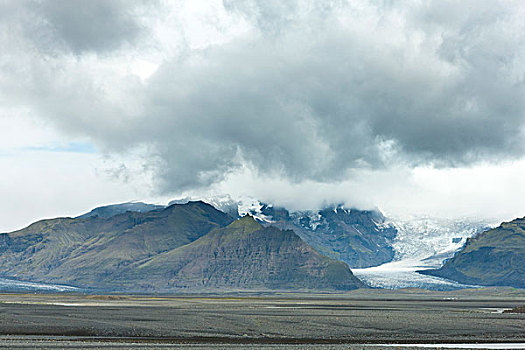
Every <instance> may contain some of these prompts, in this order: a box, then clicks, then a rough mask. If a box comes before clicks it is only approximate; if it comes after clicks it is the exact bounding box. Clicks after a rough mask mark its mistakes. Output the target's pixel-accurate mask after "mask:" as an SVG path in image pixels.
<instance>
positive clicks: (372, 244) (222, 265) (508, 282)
mask: <svg viewBox="0 0 525 350" xmlns="http://www.w3.org/2000/svg"><path fill="white" fill-rule="evenodd" d="M219 209H221V210H219ZM414 222H415V221H411V224H408V223H404V224H400V223H393V222H392V221H390V220H389V219H387V218H385V217H384V216H383V214H381V213H380V212H379V211H376V210H371V211H361V210H356V209H346V208H343V207H342V206H334V207H331V208H325V209H322V210H319V211H310V212H289V211H288V210H286V209H285V208H277V207H273V206H271V205H266V204H260V203H259V204H258V205H256V206H252V207H250V208H248V209H246V208H244V209H242V208H240V207H237V206H236V207H234V208H232V207H231V206H229V207H228V206H221V205H216V207H214V206H212V205H210V204H207V203H204V202H202V201H193V202H192V201H190V202H186V203H174V204H172V205H169V206H167V207H164V206H155V205H149V204H144V203H125V204H119V205H112V206H105V207H100V208H96V209H94V210H93V211H91V212H89V213H86V214H84V215H81V216H79V217H77V218H56V219H49V220H42V221H38V222H36V223H34V224H32V225H30V226H28V227H26V228H24V229H22V230H18V231H15V232H11V233H4V234H0V271H1V272H0V273H1V277H3V278H5V279H8V280H16V281H24V283H33V284H34V283H41V284H44V285H47V284H53V285H66V286H72V287H75V288H80V289H81V290H85V291H109V292H126V293H187V292H189V293H193V292H199V293H200V292H221V291H346V290H353V289H357V288H367V287H370V286H372V287H386V288H395V287H396V284H395V283H397V282H395V278H394V277H393V276H394V275H392V277H387V279H388V278H390V279H391V280H392V281H394V282H391V283H390V284H389V283H388V282H387V283H386V284H385V281H383V282H382V284H381V283H378V282H377V281H378V280H377V278H376V277H377V275H374V273H373V271H377V269H381V267H382V266H392V264H394V265H395V264H399V263H401V264H402V263H403V262H406V261H412V260H414V259H415V260H414V261H416V263H415V264H413V266H412V269H411V270H410V273H409V274H408V275H407V274H406V271H404V273H405V274H404V275H403V276H404V277H403V278H404V282H403V283H405V284H403V283H400V284H399V285H398V287H407V286H408V287H423V288H431V289H443V288H444V287H443V286H445V287H447V288H449V287H450V289H454V288H461V287H465V286H482V285H487V286H511V287H517V288H525V270H524V268H523V266H525V264H524V263H523V262H524V261H525V235H524V232H525V230H524V228H525V224H524V221H523V219H519V220H515V221H513V222H510V223H504V224H502V225H501V226H499V227H497V228H494V229H490V230H487V229H488V227H487V225H485V224H482V223H470V222H469V223H463V225H462V226H461V225H459V226H458V224H457V223H455V224H454V225H453V226H450V225H448V226H447V225H444V224H443V223H441V224H437V225H435V227H438V229H436V231H435V232H433V231H432V230H430V229H429V228H428V227H426V229H425V230H424V231H423V230H421V231H417V230H418V229H420V227H421V225H419V226H417V225H416V226H417V227H418V228H414V227H413V226H414ZM428 223H429V222H428V221H425V225H427V226H428V225H429V224H428ZM410 225H412V226H410ZM410 227H411V230H412V231H413V232H424V235H421V234H420V235H415V234H413V233H410V232H412V231H410V232H408V230H409V228H410ZM451 227H452V229H451ZM445 228H446V229H448V230H449V231H447V232H445V231H444V230H445ZM407 237H411V238H410V239H409V238H407ZM410 259H412V260H410ZM444 261H445V263H444V265H443V262H444ZM442 265H443V266H442ZM354 269H355V270H356V271H359V273H358V274H356V275H354V273H352V270H354ZM374 269H375V270H374ZM417 270H422V271H419V272H420V273H418V272H417ZM368 271H372V273H369V272H368ZM356 276H357V277H356ZM358 277H359V278H358ZM374 278H376V279H374ZM383 279H384V278H383ZM419 280H421V281H423V282H421V284H416V282H417V281H419ZM407 281H408V282H407ZM428 281H431V282H432V283H430V282H428ZM436 281H437V282H436ZM406 283H408V284H406ZM411 283H412V284H411ZM433 283H434V284H433ZM0 287H1V286H0ZM27 288H30V287H27ZM66 290H67V289H66Z"/></svg>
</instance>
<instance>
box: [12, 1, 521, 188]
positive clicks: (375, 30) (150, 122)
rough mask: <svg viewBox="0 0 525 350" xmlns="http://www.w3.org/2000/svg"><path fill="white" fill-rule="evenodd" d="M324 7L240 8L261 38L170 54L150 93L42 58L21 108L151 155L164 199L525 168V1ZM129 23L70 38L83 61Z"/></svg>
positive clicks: (240, 4) (59, 23) (103, 17)
mask: <svg viewBox="0 0 525 350" xmlns="http://www.w3.org/2000/svg"><path fill="white" fill-rule="evenodd" d="M50 4H52V5H50ZM57 4H58V2H57V3H54V2H49V3H47V2H46V3H43V6H52V8H53V9H51V10H50V11H51V13H52V14H53V15H52V16H47V17H46V18H49V23H54V24H53V26H54V27H55V28H62V29H64V28H66V27H67V26H69V25H73V22H74V21H71V20H70V17H69V14H71V12H74V11H75V9H74V8H73V7H67V6H62V7H60V10H59V11H58V10H57V9H56V7H57V6H58V5H57ZM104 4H105V5H102V4H98V5H97V4H95V3H92V4H91V5H88V6H87V8H88V9H90V11H91V14H92V15H91V16H92V18H93V21H94V22H95V23H99V22H97V19H99V20H100V21H101V22H100V23H108V21H109V22H111V21H110V18H113V17H114V16H117V17H118V15H120V14H122V13H127V12H126V11H123V12H122V10H114V11H113V10H111V9H110V10H107V11H106V10H104V7H105V6H110V7H111V6H113V5H115V4H117V3H114V2H110V3H106V2H104ZM108 4H111V5H108ZM322 4H323V5H321V2H317V1H309V2H308V1H306V2H303V1H293V2H286V3H282V2H267V1H248V0H247V1H230V0H229V1H227V2H226V3H225V5H226V6H225V7H226V9H228V10H229V11H231V13H232V14H234V15H235V16H242V17H244V18H245V20H246V21H248V23H250V24H251V25H252V26H253V28H252V31H249V32H248V33H247V34H243V35H240V36H238V37H236V38H232V39H231V40H229V41H227V42H225V43H222V44H215V45H212V46H209V47H208V48H206V49H202V50H189V49H188V50H185V51H184V54H183V55H181V56H177V57H165V59H164V62H163V63H162V64H161V65H160V66H159V68H158V70H157V72H156V73H155V74H154V75H153V76H152V77H150V78H149V79H148V80H147V81H145V82H141V81H140V80H139V79H134V78H133V77H129V76H126V77H120V78H119V77H118V76H117V75H115V77H113V76H111V74H110V75H109V76H105V75H104V73H103V71H100V72H98V73H97V71H96V70H95V69H92V68H91V67H89V66H81V65H79V66H76V65H74V64H73V65H71V63H70V62H69V63H67V64H66V63H64V62H62V61H60V57H59V58H56V57H55V58H53V59H52V62H53V64H48V63H46V62H48V61H45V62H43V61H39V60H36V61H35V60H34V59H31V60H29V64H30V65H31V66H32V67H33V71H34V72H37V74H34V75H31V79H28V78H27V77H28V75H27V72H23V73H22V79H21V81H23V82H25V83H21V85H20V87H21V88H20V93H19V95H20V96H19V97H18V98H19V99H22V100H23V99H24V98H26V101H29V102H27V103H28V104H31V105H32V106H34V108H35V109H36V110H37V111H38V113H39V114H40V115H42V116H46V117H47V118H49V119H50V120H52V121H54V122H55V123H56V125H58V126H59V127H61V128H62V129H63V130H67V131H68V132H74V133H77V134H85V135H88V136H90V137H91V138H93V139H94V140H95V141H97V142H98V144H99V145H101V146H102V147H103V148H105V149H106V151H108V152H121V151H123V150H126V149H129V148H132V147H136V146H146V147H148V149H149V150H150V151H151V152H150V155H151V157H152V158H151V159H153V160H154V164H155V165H156V166H157V167H158V169H159V175H161V176H160V178H161V179H162V186H163V188H164V189H168V190H175V191H177V190H183V189H190V188H195V187H199V186H207V185H210V184H212V183H214V182H217V181H220V180H221V179H222V178H223V177H224V175H225V174H228V173H229V172H231V171H235V170H236V169H238V168H239V167H241V166H242V165H243V164H250V165H251V166H253V167H254V168H255V169H256V170H257V171H258V172H259V173H260V174H262V175H264V174H273V175H275V174H278V175H279V176H283V177H285V178H287V179H290V180H291V181H294V182H301V181H303V180H315V181H323V182H331V181H338V180H342V179H344V178H347V177H348V176H351V172H352V170H354V169H361V168H372V169H378V168H382V167H388V166H390V165H391V164H393V163H395V162H406V163H409V164H413V165H415V164H423V163H427V162H431V163H433V164H438V165H447V166H448V165H459V164H470V163H472V162H477V161H479V160H486V161H490V160H494V159H498V158H509V157H521V156H523V144H524V142H523V124H524V111H525V98H524V93H525V84H524V76H525V70H524V68H523V67H525V64H524V63H525V52H524V51H525V45H524V44H525V42H524V40H525V39H524V38H525V32H524V25H523V24H522V23H523V21H522V20H521V17H522V15H523V12H524V11H523V5H521V3H519V2H493V1H475V2H474V1H464V2H461V3H457V2H446V1H436V2H429V3H419V2H408V3H403V4H398V3H393V2H388V1H384V2H382V3H375V4H380V5H372V4H371V3H369V2H359V1H356V2H352V3H345V2H339V1H338V2H333V3H329V4H328V5H327V4H326V3H325V2H322ZM115 6H116V5H115ZM116 8H121V6H120V7H115V9H116ZM100 11H102V12H105V13H100ZM75 16H77V15H73V17H72V18H75ZM83 18H84V17H83ZM125 18H128V17H125ZM125 18H124V19H121V20H115V21H114V22H111V24H108V25H110V26H116V27H115V28H113V27H111V28H109V29H107V28H106V29H103V28H104V26H102V27H101V28H102V29H100V30H104V31H105V32H110V33H113V34H112V35H110V36H109V38H112V39H111V40H110V41H111V44H110V43H109V41H105V40H106V39H105V38H100V37H99V36H100V32H99V29H92V28H91V27H89V28H88V27H82V26H80V27H79V28H77V31H76V32H73V33H72V34H67V35H66V34H65V33H62V34H60V37H61V38H63V40H64V41H65V42H67V43H68V45H69V46H70V47H71V48H72V50H73V51H75V52H77V53H81V52H83V51H84V50H101V51H104V50H108V49H111V48H114V47H117V46H118V45H121V43H122V42H123V41H127V42H132V40H133V39H132V38H133V37H135V36H136V33H135V32H134V30H135V29H133V28H136V27H133V25H132V24H129V23H128V22H127V21H128V20H127V19H125ZM130 26H131V27H130ZM128 28H131V30H128ZM57 30H59V31H60V30H61V29H57ZM68 33H69V31H68ZM134 33H135V34H134ZM68 35H70V36H68ZM127 35H130V37H128V36H127ZM108 40H109V39H108ZM115 45H117V46H115ZM135 49H139V47H135ZM46 59H48V60H49V58H46ZM12 72H13V71H12V70H11V71H10V73H11V75H12V76H13V77H12V79H13V80H15V79H16V78H17V77H18V80H20V74H14V73H12ZM24 74H25V75H24ZM24 78H25V79H24ZM24 84H25V85H24Z"/></svg>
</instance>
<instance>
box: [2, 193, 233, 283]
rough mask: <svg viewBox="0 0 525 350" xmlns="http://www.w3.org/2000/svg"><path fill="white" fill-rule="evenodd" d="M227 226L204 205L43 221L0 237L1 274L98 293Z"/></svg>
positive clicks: (225, 220) (221, 216) (226, 220)
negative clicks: (144, 262) (132, 270)
mask: <svg viewBox="0 0 525 350" xmlns="http://www.w3.org/2000/svg"><path fill="white" fill-rule="evenodd" d="M231 221H232V219H231V218H230V217H229V216H228V215H226V214H224V213H222V212H221V211H218V210H216V209H215V208H213V207H212V206H210V205H208V204H205V203H203V202H190V203H188V204H184V205H172V206H170V207H167V208H166V209H162V210H154V211H150V212H146V213H139V212H126V213H122V214H118V215H115V216H112V217H109V218H105V217H98V216H94V217H86V218H77V219H72V218H59V219H52V220H43V221H39V222H37V223H34V224H32V225H30V226H29V227H27V228H25V229H22V230H20V231H16V232H12V233H9V234H2V235H0V271H1V273H2V275H3V276H5V277H15V278H19V279H25V280H32V281H42V282H43V281H45V282H56V283H69V284H74V285H78V286H83V287H97V286H99V285H101V284H106V282H107V281H111V280H112V278H113V277H114V276H118V275H119V274H120V273H121V271H123V270H124V269H125V268H126V266H128V265H130V264H132V263H134V262H136V261H137V260H141V259H145V258H148V257H151V256H154V255H157V254H160V253H162V252H166V251H169V250H172V249H174V248H177V247H179V246H182V245H185V244H188V243H190V242H192V241H194V240H196V239H198V238H199V237H202V236H203V235H205V234H206V233H208V232H209V231H211V230H213V229H215V228H217V227H221V226H225V225H228V224H229V223H230V222H231ZM103 282H104V283H103Z"/></svg>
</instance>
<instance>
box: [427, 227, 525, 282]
mask: <svg viewBox="0 0 525 350" xmlns="http://www.w3.org/2000/svg"><path fill="white" fill-rule="evenodd" d="M420 273H422V274H427V275H432V276H438V277H444V278H448V279H451V280H455V281H458V282H461V283H465V284H475V285H484V286H511V287H518V288H525V218H522V219H516V220H513V221H511V222H506V223H503V224H501V225H500V226H499V227H497V228H494V229H492V230H489V231H485V232H482V233H480V234H478V235H477V236H474V237H472V238H470V239H468V240H467V242H466V244H465V247H464V248H463V249H462V250H461V251H459V252H458V253H457V254H456V255H455V256H454V257H453V258H451V259H449V260H448V261H447V262H446V263H445V264H444V265H443V266H442V267H441V268H439V269H436V270H425V271H420Z"/></svg>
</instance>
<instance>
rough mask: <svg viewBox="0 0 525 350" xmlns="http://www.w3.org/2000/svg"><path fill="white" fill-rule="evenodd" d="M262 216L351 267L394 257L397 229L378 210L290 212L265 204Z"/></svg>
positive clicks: (376, 263)
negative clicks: (393, 246) (393, 243)
mask: <svg viewBox="0 0 525 350" xmlns="http://www.w3.org/2000/svg"><path fill="white" fill-rule="evenodd" d="M259 219H260V220H261V222H263V223H264V221H266V222H268V224H270V225H273V226H277V227H279V228H281V229H291V230H293V231H294V232H296V233H297V234H298V235H299V236H300V237H301V238H302V239H303V240H304V241H305V242H307V243H308V244H310V245H311V246H312V247H314V248H315V249H317V250H318V251H319V252H321V253H323V254H324V255H326V256H329V257H331V258H333V259H336V260H339V261H343V262H345V263H347V264H348V266H350V267H351V268H363V267H370V266H378V265H381V264H384V263H386V262H389V261H392V259H393V258H394V249H393V248H392V242H393V240H394V238H395V237H396V234H397V229H396V228H395V227H394V226H393V225H391V224H389V223H388V222H387V219H386V218H385V217H384V216H383V215H382V214H381V213H380V212H379V211H375V210H356V209H345V208H342V207H340V206H336V207H335V208H334V207H332V208H325V209H322V210H319V211H304V212H292V213H290V212H288V210H286V209H284V208H278V207H273V206H269V205H265V204H263V205H262V206H261V208H260V210H259Z"/></svg>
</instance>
